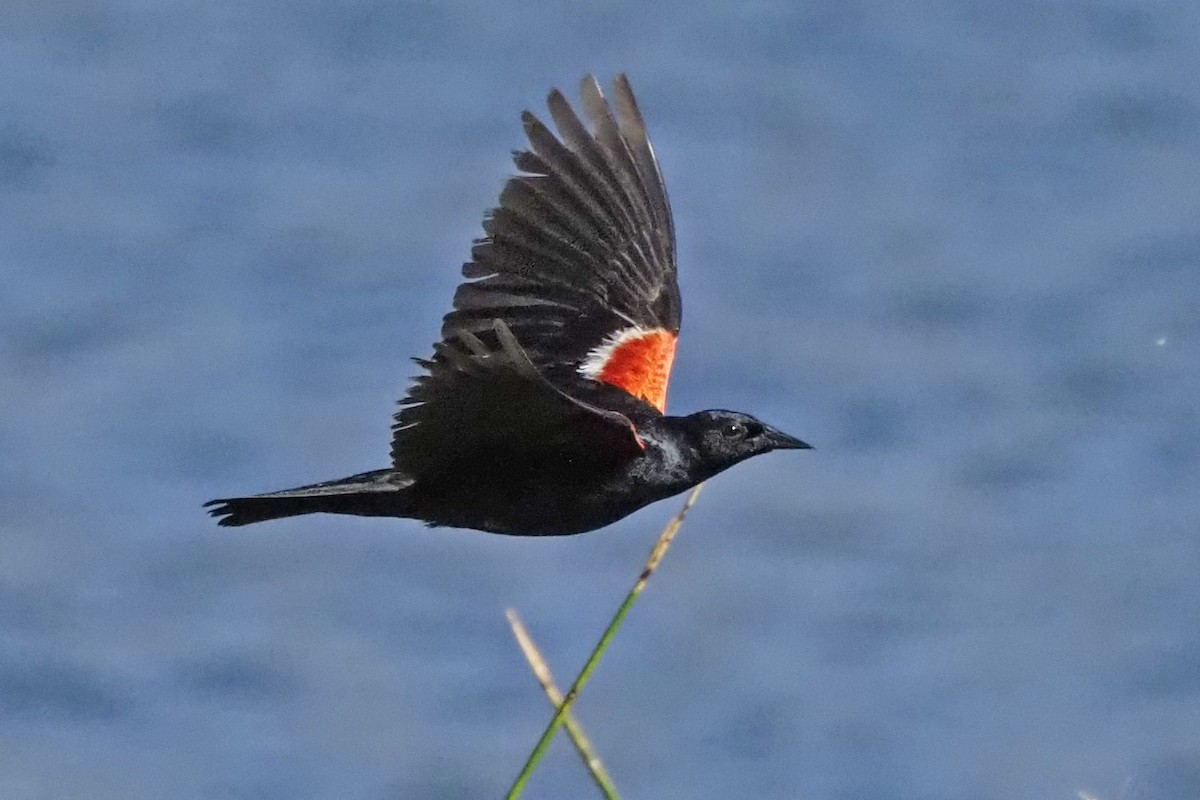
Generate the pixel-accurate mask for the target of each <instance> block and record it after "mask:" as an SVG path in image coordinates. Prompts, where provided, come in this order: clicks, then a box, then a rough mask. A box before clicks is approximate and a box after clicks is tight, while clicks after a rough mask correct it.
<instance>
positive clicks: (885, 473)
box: [0, 0, 1200, 800]
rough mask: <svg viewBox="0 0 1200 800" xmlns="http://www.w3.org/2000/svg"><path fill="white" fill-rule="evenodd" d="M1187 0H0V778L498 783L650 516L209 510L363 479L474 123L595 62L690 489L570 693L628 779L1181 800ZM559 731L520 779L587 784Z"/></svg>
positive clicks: (1194, 477)
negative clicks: (484, 529) (657, 266)
mask: <svg viewBox="0 0 1200 800" xmlns="http://www.w3.org/2000/svg"><path fill="white" fill-rule="evenodd" d="M1198 42H1200V6H1198V5H1197V4H1195V3H1171V2H1136V3H1135V2H1122V0H1111V2H1099V1H1098V0H1097V1H1094V2H1090V1H1087V0H1080V1H1078V2H1068V1H1066V0H1055V1H1053V2H1022V1H1021V0H1018V1H1017V2H1011V0H1010V1H1006V2H999V1H998V0H990V1H988V0H981V1H975V2H937V1H936V0H934V1H933V2H923V3H915V4H871V3H859V2H826V3H811V4H801V3H793V2H768V1H765V0H764V1H762V2H753V1H752V2H744V3H736V4H735V3H730V4H724V5H717V4H711V5H704V4H695V3H690V2H678V1H677V0H668V2H660V3H655V4H643V3H616V2H613V3H600V4H589V5H584V4H565V3H551V2H541V3H527V4H511V3H504V4H498V3H483V2H458V3H455V2H443V3H421V2H407V3H404V2H386V3H385V2H345V3H332V2H329V3H315V2H270V1H269V0H249V1H248V2H209V3H169V2H168V3H149V2H138V1H137V0H115V1H114V2H104V3H102V2H79V1H76V2H42V3H32V2H28V3H26V2H14V3H8V4H5V5H4V6H3V8H2V9H0V76H3V77H0V797H3V798H7V799H15V800H22V799H24V798H31V799H32V798H67V797H87V798H90V800H106V799H107V798H113V799H114V800H115V799H116V798H121V799H122V800H124V799H126V798H133V799H138V798H147V799H149V798H155V799H157V798H222V799H233V798H237V799H239V800H240V799H241V798H262V799H266V798H288V799H289V800H303V799H305V798H355V799H357V798H363V799H364V800H365V799H368V798H369V799H371V800H374V799H375V798H457V797H496V796H499V795H500V794H501V793H502V791H503V790H504V789H505V788H506V787H507V785H508V783H509V782H510V781H511V779H512V778H513V777H514V775H515V773H516V771H517V768H518V766H519V765H520V763H521V762H522V761H523V759H524V757H525V755H526V754H527V752H528V751H529V749H530V747H531V746H532V744H533V742H534V740H535V739H536V738H537V735H538V734H539V733H540V731H541V729H542V726H543V725H544V723H545V721H546V718H547V709H548V707H547V704H546V702H545V700H544V698H543V697H542V695H541V693H540V690H539V689H538V687H537V685H536V683H535V682H534V681H533V679H532V677H531V676H530V674H529V671H528V669H527V668H526V667H525V665H524V662H523V660H522V658H521V656H520V654H519V652H518V651H517V649H516V648H515V646H514V645H513V643H512V641H511V637H510V634H509V631H508V628H507V626H506V624H505V622H504V616H503V612H504V609H505V608H506V607H508V606H515V607H517V608H518V609H519V610H520V611H521V613H522V614H523V615H524V617H525V619H526V620H527V621H528V623H529V625H530V627H531V629H532V631H533V633H534V635H535V637H536V638H537V639H538V641H539V642H540V644H541V645H542V647H543V648H544V650H545V652H546V653H547V656H548V658H549V660H550V662H551V664H552V666H553V667H554V668H555V669H556V670H557V673H558V675H559V677H560V679H561V680H563V681H566V680H568V679H569V678H570V676H571V675H572V674H573V672H574V670H575V669H576V668H577V667H578V665H579V664H580V663H581V661H582V659H583V657H584V656H585V654H586V653H587V651H588V650H589V649H590V647H591V645H592V644H593V642H594V641H595V638H596V636H597V635H598V633H599V631H600V629H601V628H602V627H603V625H604V623H605V622H606V620H607V619H608V617H609V615H610V614H611V613H612V611H613V609H614V608H615V606H616V604H617V602H618V601H619V598H620V597H621V595H623V593H624V592H625V590H626V588H627V587H628V585H629V584H630V583H631V581H632V580H633V578H634V577H635V575H636V574H637V571H638V569H639V567H640V563H641V560H642V559H643V557H644V555H645V553H646V551H647V550H648V548H649V547H650V544H651V542H652V541H653V539H654V537H655V535H656V534H657V532H658V530H659V529H660V528H661V526H662V524H663V523H664V522H665V520H666V519H667V518H668V517H669V515H670V514H671V513H672V512H673V511H674V509H675V508H676V506H677V502H676V501H672V502H668V503H663V504H660V505H657V506H654V507H651V508H649V509H646V510H644V511H642V512H640V513H638V514H637V515H635V516H633V517H631V518H629V519H627V520H624V521H622V522H621V523H619V524H617V525H614V526H612V527H611V528H608V529H606V530H604V531H602V532H599V533H595V534H591V535H587V536H580V537H574V538H567V539H557V540H521V539H509V538H503V537H491V536H487V535H483V534H479V533H473V532H465V531H450V530H433V531H431V530H427V529H425V528H423V527H421V526H420V525H419V524H417V523H413V522H408V521H394V520H392V521H388V520H382V521H380V520H359V519H353V518H330V517H308V518H303V519H297V520H292V521H287V522H280V523H274V524H271V525H264V526H259V527H253V528H247V529H240V530H226V529H217V528H216V527H215V526H214V525H213V524H212V522H211V520H209V519H208V518H207V517H206V516H205V515H204V514H203V513H202V512H201V510H200V504H201V503H202V502H203V501H205V500H207V499H209V498H211V497H215V496H221V495H228V494H231V493H239V492H252V491H265V490H269V489H276V488H282V487H287V486H290V485H294V484H298V483H304V482H309V481H313V480H320V479H328V478H334V477H338V476H341V475H344V474H348V473H351V472H354V471H359V470H363V469H369V468H375V467H381V466H384V465H385V464H386V459H387V443H388V426H389V416H390V413H391V411H392V408H393V402H394V401H395V399H396V398H397V397H399V396H400V394H401V393H402V391H403V390H404V388H405V386H406V382H407V378H408V376H410V375H411V374H412V373H413V371H414V367H413V366H412V365H411V364H409V363H408V362H407V361H406V359H407V358H408V357H409V356H420V355H425V354H427V353H428V352H429V345H430V343H431V342H432V341H433V339H434V338H435V337H436V335H437V332H438V328H439V321H440V317H441V315H442V314H443V313H444V312H445V311H446V310H447V308H448V304H449V301H450V297H451V294H452V291H453V288H454V286H455V284H456V283H457V281H458V267H459V265H460V264H461V262H462V261H463V259H464V258H465V257H466V255H467V253H468V249H469V243H470V241H471V239H472V238H473V237H475V236H477V235H479V233H480V227H479V225H480V219H481V215H482V212H483V210H484V209H485V208H486V207H487V206H489V205H490V204H491V203H492V202H493V201H494V199H495V196H496V193H497V191H498V190H499V187H500V186H501V183H502V181H503V178H504V176H505V175H506V174H508V172H509V171H510V165H509V163H508V161H507V153H508V151H509V150H511V149H514V148H517V147H520V146H521V144H522V137H521V134H520V125H519V120H518V114H519V112H520V110H521V109H524V108H532V109H540V108H541V107H542V103H543V98H544V93H545V91H546V90H547V89H548V88H549V87H550V86H552V85H558V86H562V87H563V88H564V89H566V90H568V93H569V94H570V95H572V96H574V95H575V94H576V91H575V86H576V82H577V80H578V79H579V77H580V76H581V75H582V74H583V73H584V72H587V71H596V72H597V73H598V74H600V75H603V76H605V77H606V78H607V77H608V76H611V75H612V74H613V73H615V72H616V71H618V70H626V71H628V73H629V74H630V75H631V77H632V79H633V82H634V86H635V89H636V90H637V92H638V94H639V97H640V100H641V103H642V105H643V108H644V111H645V113H646V116H647V118H648V120H649V124H650V127H651V131H652V134H653V137H654V142H655V145H656V148H657V150H658V153H659V155H660V158H661V161H662V165H663V169H664V171H665V173H666V176H667V180H668V185H669V189H670V192H671V198H672V201H673V204H674V208H675V213H676V217H677V224H678V234H679V250H680V265H681V283H682V286H683V291H684V295H685V314H684V317H685V322H684V328H685V335H684V338H683V340H682V343H681V346H680V351H679V356H678V359H677V361H676V370H675V375H674V379H673V382H672V392H671V398H670V402H671V407H672V409H673V410H675V411H677V412H684V411H691V410H696V409H699V408H705V407H713V406H716V407H729V408H737V409H745V410H748V411H752V412H754V413H756V414H759V415H760V416H762V417H764V418H765V419H767V420H769V421H771V422H773V423H775V424H777V425H779V426H780V427H782V428H783V429H785V430H788V431H789V432H792V433H795V434H796V435H799V436H801V437H803V438H805V439H806V440H808V441H811V442H813V443H814V444H815V445H816V447H817V449H816V450H815V451H812V452H805V453H783V454H774V455H771V456H768V457H764V458H760V459H756V460H754V461H753V462H751V463H748V464H745V465H743V466H741V467H739V468H737V469H735V470H733V471H731V472H730V473H727V474H725V475H722V476H720V477H719V478H718V479H716V480H714V481H713V482H712V483H711V485H710V486H709V487H708V489H707V491H706V493H705V495H704V496H703V497H702V499H701V502H700V504H699V505H698V506H697V508H696V509H695V512H694V515H693V516H692V517H691V518H690V519H689V521H688V523H687V526H686V528H685V530H684V531H683V533H682V534H681V537H680V539H679V540H678V541H677V543H676V546H675V549H674V550H673V551H672V552H671V554H670V556H669V557H668V559H667V561H666V562H665V563H664V565H663V567H662V570H661V572H660V573H659V574H658V575H657V576H656V577H655V579H654V581H653V583H652V584H651V586H650V588H649V589H648V590H647V592H646V594H645V595H644V596H643V599H642V602H641V603H640V605H639V606H637V608H636V609H635V611H634V613H633V614H632V616H631V618H630V620H629V622H628V624H627V626H626V627H625V629H624V630H623V631H622V633H621V636H620V638H619V640H618V641H617V643H616V644H615V645H614V647H613V649H612V651H611V652H610V654H609V655H608V657H607V658H606V660H605V661H604V662H603V664H602V666H601V668H600V670H599V671H598V672H597V673H596V676H595V679H594V682H593V683H592V684H591V685H590V686H589V687H588V689H587V691H586V693H585V694H584V696H583V697H582V699H581V701H580V704H579V706H578V714H579V718H580V720H581V721H582V722H583V724H584V726H585V727H586V728H587V730H588V732H589V733H590V734H591V736H592V738H593V740H594V741H595V743H596V745H597V747H598V749H599V750H600V753H601V755H602V756H603V757H604V758H605V759H606V761H607V763H608V764H609V766H610V768H611V771H612V773H613V774H614V776H615V779H616V781H617V784H618V786H619V787H620V788H621V789H622V790H623V791H624V793H625V796H627V797H630V798H697V797H753V798H839V799H841V800H908V799H909V798H912V799H913V800H917V799H920V800H951V799H954V800H958V799H961V800H968V799H969V800H992V799H993V798H995V799H997V800H999V799H1000V798H1005V799H1007V798H1012V799H1013V800H1031V799H1033V798H1045V799H1046V800H1052V799H1058V800H1072V799H1073V798H1075V797H1076V796H1077V795H1076V792H1077V791H1079V790H1086V791H1090V792H1093V793H1094V794H1095V796H1097V797H1100V798H1102V800H1114V798H1134V797H1137V798H1154V799H1155V800H1160V799H1162V798H1171V799H1172V800H1180V798H1195V797H1200V44H1198ZM594 794H595V791H594V789H593V788H592V787H590V786H589V785H588V782H587V779H586V777H585V775H584V773H583V770H582V769H581V767H580V764H579V763H578V761H577V759H576V758H575V756H574V755H573V754H572V753H571V751H570V748H569V746H568V745H567V743H566V742H565V741H560V742H557V743H556V744H555V746H554V747H553V748H552V750H551V752H550V755H549V757H548V759H547V761H546V763H545V765H544V767H543V769H542V770H541V771H540V772H539V773H538V774H537V775H536V776H535V778H534V781H533V783H532V786H531V789H530V793H529V795H528V796H529V797H537V798H564V797H588V796H593V795H594Z"/></svg>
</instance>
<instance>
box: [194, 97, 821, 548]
mask: <svg viewBox="0 0 1200 800" xmlns="http://www.w3.org/2000/svg"><path fill="white" fill-rule="evenodd" d="M614 88H615V99H616V103H615V114H614V108H613V107H610V106H609V104H608V102H607V101H606V100H605V98H604V95H603V93H602V91H601V89H600V86H599V84H598V83H597V82H596V80H595V79H594V78H592V77H591V76H588V77H586V78H585V79H584V80H583V84H582V89H581V92H582V97H583V104H582V108H583V115H584V117H585V118H586V119H587V124H586V125H585V124H584V122H582V121H581V120H580V118H579V117H578V116H577V115H576V113H575V111H574V110H572V108H571V106H570V104H569V103H568V102H567V100H566V99H565V98H564V97H563V95H562V93H561V92H559V91H558V90H557V89H555V90H553V91H551V92H550V95H549V98H548V100H547V104H548V106H549V109H550V116H551V118H552V119H553V120H554V125H555V127H556V128H557V129H558V135H557V136H555V134H553V133H551V131H550V129H549V128H547V127H546V126H545V125H544V124H543V123H542V122H541V121H540V120H539V119H538V118H537V117H535V116H534V115H533V114H531V113H529V112H528V111H527V112H525V113H524V115H523V116H522V121H523V122H524V126H525V133H526V135H527V136H528V137H529V145H530V146H529V150H527V151H520V152H517V153H515V154H514V156H513V161H514V163H515V164H516V166H517V169H518V170H519V174H517V175H515V176H513V177H512V178H510V179H509V180H508V182H507V184H505V186H504V190H503V191H502V192H501V193H500V202H499V205H498V207H497V208H495V209H493V210H492V211H491V213H490V214H488V215H487V217H486V218H485V219H484V223H483V228H484V233H485V236H484V237H483V238H482V239H479V240H477V241H476V242H475V244H474V247H473V248H472V250H471V260H470V261H468V262H467V263H466V264H465V265H464V266H463V270H462V271H463V275H464V276H465V277H466V279H467V280H466V281H464V282H463V283H462V284H461V285H460V286H459V287H458V291H457V292H455V295H454V310H453V311H451V312H450V313H449V314H447V315H446V316H445V318H444V320H443V323H442V340H441V341H440V342H438V343H437V344H435V345H434V352H433V356H432V357H431V358H429V359H427V360H425V359H417V363H418V364H419V365H420V366H421V367H422V368H424V370H425V371H426V373H425V374H422V375H420V376H419V377H417V378H416V379H415V382H414V385H413V387H412V389H411V390H410V391H409V393H408V396H407V397H405V398H404V399H403V400H402V401H401V402H400V410H399V411H398V412H397V413H396V417H395V425H394V426H393V429H392V430H393V436H392V465H391V466H390V467H387V468H386V469H378V470H374V471H372V472H364V473H362V474H359V475H352V476H350V477H348V478H342V479H341V480H336V481H327V482H325V483H318V484H314V485H311V486H302V487H299V488H296V489H288V490H286V491H282V492H271V493H270V494H262V495H256V496H254V497H233V498H226V499H222V500H213V501H212V502H210V503H208V506H211V507H212V508H211V513H212V515H213V516H215V517H218V518H220V524H221V525H248V524H249V523H252V522H261V521H263V520H268V519H276V518H279V517H291V516H295V515H297V514H313V513H317V512H325V513H331V514H358V515H363V516H379V517H409V518H412V519H418V520H422V521H424V522H426V523H428V524H429V525H449V526H453V527H458V528H477V529H479V530H484V531H492V532H495V533H504V534H512V535H517V536H538V535H561V534H570V533H582V532H583V531H590V530H594V529H595V528H600V527H603V526H605V525H608V524H609V523H611V522H614V521H616V520H618V519H621V518H622V517H624V516H626V515H627V514H630V513H632V512H634V511H636V510H637V509H639V508H641V507H642V506H644V505H647V504H648V503H652V502H654V501H656V500H661V499H663V498H665V497H670V496H671V495H675V494H678V493H679V492H682V491H684V490H686V489H689V488H691V487H692V486H695V485H696V484H697V483H700V482H701V481H703V480H706V479H708V478H711V477H712V476H713V475H716V474H717V473H718V472H721V471H722V470H725V469H728V468H729V467H732V466H733V465H734V464H737V463H738V462H739V461H744V460H745V459H747V458H750V457H751V456H756V455H759V454H760V453H766V452H769V451H771V450H777V449H782V448H791V449H801V448H807V447H809V445H807V444H805V443H804V442H802V441H800V440H799V439H797V438H795V437H793V436H789V435H787V434H785V433H783V432H781V431H778V430H776V429H775V428H772V427H771V426H770V425H767V424H765V423H762V422H760V421H758V420H757V419H755V418H754V417H752V416H750V415H748V414H740V413H738V412H735V411H719V410H718V411H700V412H698V413H695V414H690V415H688V416H686V417H672V416H665V414H664V412H665V411H666V401H667V381H668V379H669V377H670V371H671V363H672V361H673V360H674V357H675V343H676V339H677V336H678V334H679V322H680V299H679V285H678V282H677V280H676V268H675V231H674V224H673V222H672V220H671V206H670V204H669V203H668V201H667V191H666V187H665V186H664V185H663V179H662V174H661V173H660V172H659V169H658V162H657V161H656V159H655V157H654V150H653V148H651V146H650V140H649V139H648V138H647V136H646V126H645V122H644V121H643V119H642V114H641V112H640V111H639V110H638V106H637V103H636V101H635V100H634V97H633V91H632V90H631V89H630V87H629V82H628V80H627V79H626V78H625V76H624V75H619V76H617V79H616V81H615V85H614Z"/></svg>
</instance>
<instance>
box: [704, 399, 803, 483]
mask: <svg viewBox="0 0 1200 800" xmlns="http://www.w3.org/2000/svg"><path fill="white" fill-rule="evenodd" d="M684 422H685V425H686V427H687V430H688V434H689V438H690V439H691V441H692V445H693V447H695V448H696V450H697V451H698V453H699V454H700V456H701V457H702V458H703V459H704V461H705V462H706V463H707V464H709V465H710V466H711V467H712V468H713V474H716V473H717V472H720V471H721V470H724V469H727V468H729V467H732V466H733V465H734V464H736V463H738V462H739V461H745V460H746V459H747V458H750V457H752V456H756V455H759V454H761V453H769V452H771V451H772V450H808V449H810V448H811V447H812V445H810V444H808V443H806V442H802V441H800V440H799V439H797V438H796V437H795V436H789V435H788V434H786V433H784V432H783V431H781V430H778V429H776V428H772V427H771V426H770V425H768V424H766V423H765V422H761V421H759V420H757V419H755V418H754V417H752V416H750V415H749V414H742V413H739V412H737V411H723V410H719V409H715V410H711V411H698V412H696V413H695V414H692V415H690V416H687V417H684Z"/></svg>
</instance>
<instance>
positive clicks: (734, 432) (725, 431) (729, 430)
mask: <svg viewBox="0 0 1200 800" xmlns="http://www.w3.org/2000/svg"><path fill="white" fill-rule="evenodd" d="M745 433H746V429H745V428H744V427H743V426H742V424H741V423H740V422H731V423H729V424H728V425H726V426H725V427H724V428H721V435H722V436H724V437H725V438H727V439H736V438H738V437H739V436H742V435H744V434H745Z"/></svg>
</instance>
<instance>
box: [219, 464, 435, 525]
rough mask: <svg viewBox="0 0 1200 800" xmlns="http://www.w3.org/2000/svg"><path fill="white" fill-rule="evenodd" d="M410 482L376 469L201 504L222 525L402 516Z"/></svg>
mask: <svg viewBox="0 0 1200 800" xmlns="http://www.w3.org/2000/svg"><path fill="white" fill-rule="evenodd" d="M411 485H412V480H411V479H410V478H406V477H404V476H403V475H401V474H400V473H398V472H396V471H395V470H390V469H378V470H375V471H373V472H363V473H361V474H359V475H351V476H350V477H348V478H341V479H339V480H336V481H326V482H324V483H314V484H311V485H309V486H297V487H296V488H295V489H285V490H284V491H281V492H268V493H267V494H259V495H254V496H252V497H225V498H221V499H218V500H210V501H209V502H207V503H205V504H204V507H205V508H207V509H208V513H209V514H211V515H212V516H214V517H216V518H217V524H218V525H225V526H238V525H249V524H251V523H254V522H264V521H266V520H269V519H282V518H284V517H295V516H298V515H300V514H318V513H328V514H356V515H359V516H395V517H398V516H404V490H405V489H407V488H408V487H409V486H411Z"/></svg>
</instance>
